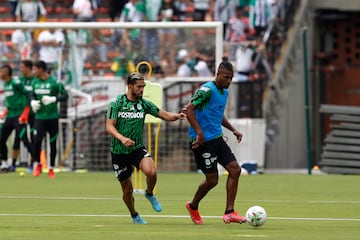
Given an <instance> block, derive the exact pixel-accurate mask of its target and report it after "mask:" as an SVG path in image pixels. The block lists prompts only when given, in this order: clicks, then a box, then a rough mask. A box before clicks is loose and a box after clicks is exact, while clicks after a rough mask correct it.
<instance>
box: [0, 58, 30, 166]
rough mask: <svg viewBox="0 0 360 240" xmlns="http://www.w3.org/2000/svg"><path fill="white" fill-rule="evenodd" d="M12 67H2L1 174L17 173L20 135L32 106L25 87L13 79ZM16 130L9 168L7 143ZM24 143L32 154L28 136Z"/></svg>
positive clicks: (0, 69)
mask: <svg viewBox="0 0 360 240" xmlns="http://www.w3.org/2000/svg"><path fill="white" fill-rule="evenodd" d="M12 73H13V70H12V67H11V66H10V65H8V64H5V65H2V66H1V67H0V79H1V80H2V81H3V82H4V95H5V109H4V110H3V111H2V112H1V113H0V118H5V122H4V123H3V124H2V129H1V136H0V160H1V167H0V170H1V172H8V171H15V167H16V159H17V157H18V155H19V149H20V136H21V135H20V134H21V130H22V127H23V126H24V124H26V123H27V122H28V117H29V112H30V106H29V101H28V98H27V96H26V92H25V88H24V85H23V84H22V82H21V81H19V80H18V79H15V78H13V76H12ZM13 130H15V139H14V145H13V159H12V164H11V166H8V164H7V161H8V148H7V145H6V141H7V139H8V137H9V136H10V134H11V133H12V131H13ZM22 140H23V142H24V144H25V146H26V147H27V148H28V150H29V152H31V147H30V144H29V141H28V139H27V136H26V135H25V136H24V135H23V139H22Z"/></svg>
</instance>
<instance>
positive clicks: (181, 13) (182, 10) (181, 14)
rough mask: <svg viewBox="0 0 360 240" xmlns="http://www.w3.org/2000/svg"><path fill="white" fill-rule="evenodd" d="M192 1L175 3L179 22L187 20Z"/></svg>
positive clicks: (182, 0) (181, 0)
mask: <svg viewBox="0 0 360 240" xmlns="http://www.w3.org/2000/svg"><path fill="white" fill-rule="evenodd" d="M190 3H191V1H190V0H177V1H174V6H175V8H176V13H177V17H178V20H179V21H185V19H186V8H187V7H188V6H189V5H190Z"/></svg>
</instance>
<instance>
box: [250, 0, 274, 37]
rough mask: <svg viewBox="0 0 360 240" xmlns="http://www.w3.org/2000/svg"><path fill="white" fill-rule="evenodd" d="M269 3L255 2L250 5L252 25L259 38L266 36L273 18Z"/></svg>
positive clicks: (263, 0)
mask: <svg viewBox="0 0 360 240" xmlns="http://www.w3.org/2000/svg"><path fill="white" fill-rule="evenodd" d="M268 1H269V0H254V1H253V2H252V3H251V5H250V24H251V26H252V27H253V28H254V29H255V32H256V36H257V37H262V36H263V35H264V33H265V31H266V28H267V26H268V25H269V22H270V19H271V18H272V16H271V8H270V5H269V2H268Z"/></svg>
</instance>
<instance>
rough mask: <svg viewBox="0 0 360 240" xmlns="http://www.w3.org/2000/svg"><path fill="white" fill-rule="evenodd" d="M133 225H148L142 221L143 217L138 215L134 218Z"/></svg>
mask: <svg viewBox="0 0 360 240" xmlns="http://www.w3.org/2000/svg"><path fill="white" fill-rule="evenodd" d="M132 220H133V223H135V224H147V222H146V221H145V220H144V219H142V217H141V216H140V214H138V215H136V217H132Z"/></svg>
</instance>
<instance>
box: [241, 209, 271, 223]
mask: <svg viewBox="0 0 360 240" xmlns="http://www.w3.org/2000/svg"><path fill="white" fill-rule="evenodd" d="M245 217H246V222H247V223H248V224H249V225H251V226H253V227H260V226H262V225H264V223H265V222H266V219H267V215H266V211H265V209H264V208H263V207H260V206H252V207H250V208H249V209H248V210H247V211H246V216H245Z"/></svg>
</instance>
